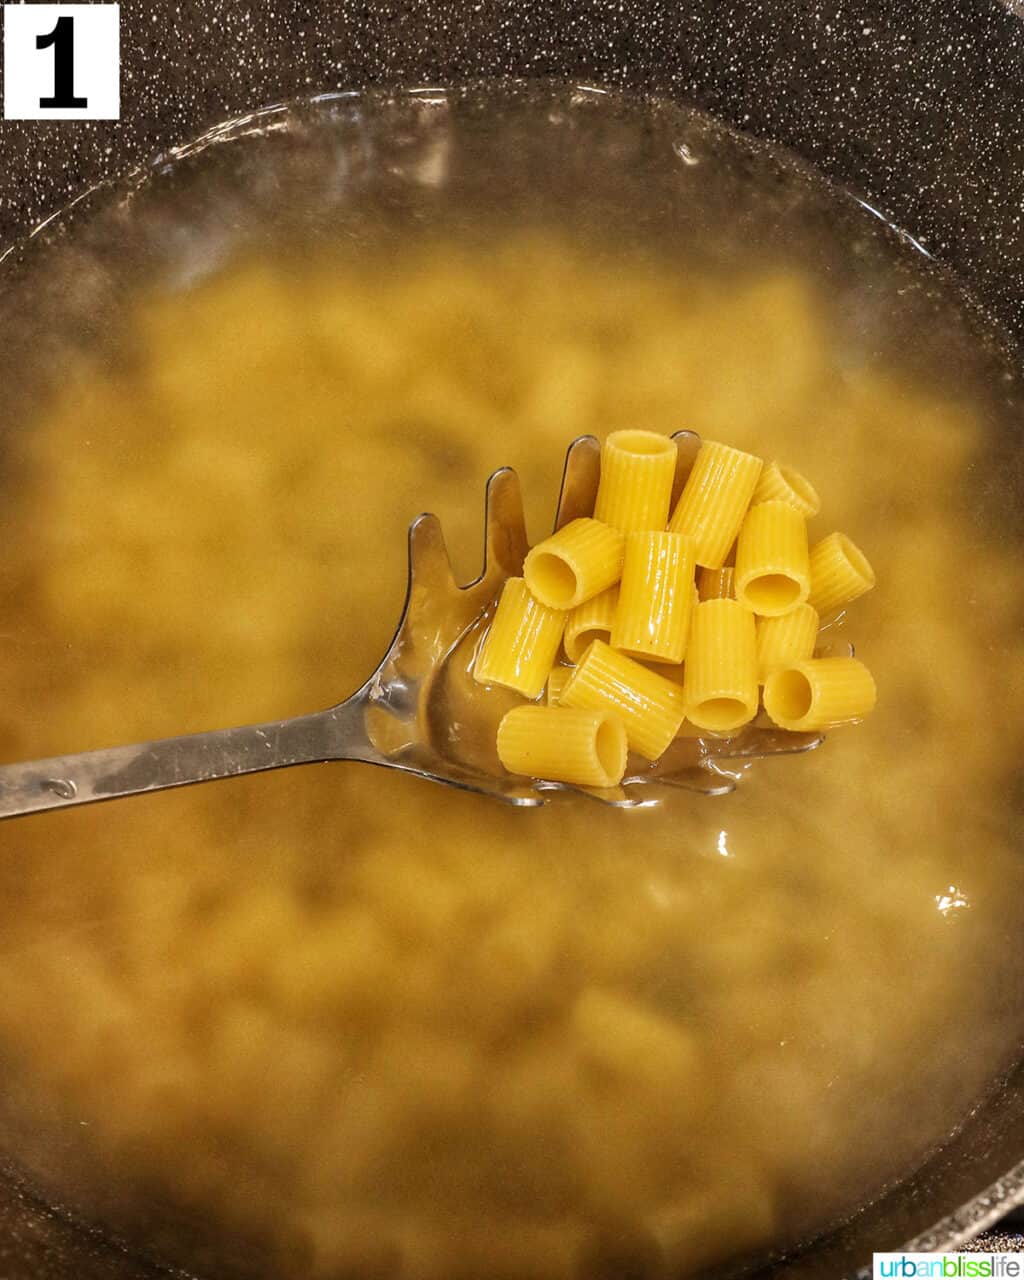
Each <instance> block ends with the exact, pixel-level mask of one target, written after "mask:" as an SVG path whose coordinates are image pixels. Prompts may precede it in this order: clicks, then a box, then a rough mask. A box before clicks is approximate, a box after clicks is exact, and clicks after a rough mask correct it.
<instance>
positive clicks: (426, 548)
mask: <svg viewBox="0 0 1024 1280" xmlns="http://www.w3.org/2000/svg"><path fill="white" fill-rule="evenodd" d="M674 438H675V440H676V442H677V444H678V445H679V453H680V465H679V474H678V477H677V486H676V487H677V491H678V489H679V488H680V487H681V485H682V483H683V480H684V479H685V476H686V474H687V472H688V470H689V466H690V465H691V463H692V461H693V457H694V456H695V454H696V450H697V448H698V446H699V444H700V441H699V438H698V437H697V436H696V435H695V434H694V433H693V432H679V433H677V435H676V436H675V437H674ZM599 470H600V445H599V444H598V442H597V440H595V439H594V437H593V436H581V437H580V438H579V439H578V440H576V441H574V442H573V444H572V445H571V446H570V448H569V451H568V453H567V454H566V460H565V470H564V473H563V477H562V490H561V494H560V496H559V501H558V514H557V517H556V521H555V527H556V528H559V527H561V525H563V524H565V523H567V522H568V521H570V520H574V519H576V518H577V517H578V516H581V515H589V514H590V512H591V511H593V509H594V499H595V497H596V494H597V483H598V477H599ZM485 526H486V546H485V552H484V568H483V573H482V574H481V575H480V577H479V578H477V580H476V581H475V582H472V583H470V584H469V586H466V587H459V586H458V585H457V583H456V582H455V579H454V577H453V574H452V568H451V563H450V561H449V558H448V552H447V550H446V548H445V543H444V535H443V534H442V532H441V526H440V523H439V521H438V519H437V517H436V516H433V515H421V516H419V517H418V518H417V519H416V520H414V521H413V523H412V525H411V526H410V529H409V585H408V590H407V593H406V599H405V607H404V609H403V611H402V618H401V621H400V622H399V624H398V630H397V631H396V632H395V636H394V639H393V640H392V641H391V644H390V645H389V646H388V651H387V653H386V654H385V655H384V658H383V660H382V661H381V664H380V666H379V667H378V668H377V670H376V671H375V672H374V673H373V675H372V676H371V677H370V678H369V680H367V681H366V683H365V684H364V685H363V686H362V688H361V689H359V690H357V691H356V692H355V693H354V694H352V696H351V697H350V698H347V699H346V700H345V701H344V702H341V703H339V704H338V705H337V706H334V707H330V708H329V709H328V710H326V711H318V712H314V713H313V714H312V715H305V716H296V717H294V718H292V719H289V720H276V721H272V722H270V723H268V724H255V725H243V726H242V727H240V728H237V729H216V730H213V731H211V732H209V733H194V734H189V735H187V736H185V737H180V738H163V739H160V740H159V741H157V742H144V743H140V744H137V745H135V746H126V747H107V748H104V749H102V750H99V751H86V752H82V753H80V754H77V755H70V756H54V757H52V758H51V759H48V760H35V761H31V762H28V763H24V764H11V765H5V766H2V767H0V818H13V817H19V816H22V815H25V814H29V813H40V812H44V811H46V810H50V809H65V808H68V807H70V806H72V805H79V804H90V803H93V802H94V801H97V800H113V799H116V798H117V797H119V796H129V795H139V794H142V793H144V792H148V791H164V790H166V789H167V788H169V787H183V786H188V785H190V784H191V783H196V782H213V781H215V780H216V779H218V778H235V777H239V776H240V775H242V774H246V773H260V772H263V771H264V770H267V769H283V768H286V767H287V766H289V765H297V764H322V763H325V762H327V761H336V760H361V761H363V762H364V763H366V764H376V765H383V766H384V767H386V768H390V769H401V770H402V771H403V772H405V773H412V774H416V775H417V776H419V777H421V778H428V779H429V780H430V781H432V782H442V783H445V784H446V785H447V786H451V787H458V788H460V789H461V790H464V791H476V792H479V793H481V794H482V795H488V796H492V797H494V799H496V800H501V801H504V802H505V803H506V804H514V805H523V806H536V805H540V804H543V803H544V802H545V800H546V799H547V798H548V797H549V796H550V795H551V794H552V793H553V792H556V791H574V792H578V793H580V794H583V795H587V796H590V797H592V798H593V799H595V800H598V801H600V802H601V803H603V804H609V805H613V806H615V807H617V808H632V807H635V806H637V805H647V804H656V803H657V802H658V799H659V794H658V787H661V786H671V787H682V788H684V789H686V790H689V791H696V792H700V793H702V794H704V795H721V794H724V793H726V792H729V791H732V790H734V789H735V787H736V785H737V783H738V782H739V780H740V778H741V777H742V776H743V772H744V771H745V770H746V769H747V768H749V767H750V764H751V763H752V761H754V760H756V759H758V758H760V757H763V756H769V755H787V754H793V753H796V752H803V751H810V750H813V748H815V747H817V746H819V745H820V744H821V742H822V741H823V738H822V735H820V734H810V733H806V734H798V733H784V732H782V731H780V730H778V729H774V728H770V727H757V726H750V727H748V728H746V729H744V730H743V731H742V732H740V733H739V734H736V735H734V736H732V737H728V738H703V737H699V738H681V739H678V740H677V741H676V742H675V743H674V744H673V746H672V747H671V748H670V749H669V750H668V751H667V752H666V753H665V755H664V756H662V758H661V759H660V760H659V761H657V762H656V763H655V764H653V765H646V766H645V767H644V768H642V769H638V770H634V771H632V772H630V773H629V774H628V776H627V777H626V779H624V781H623V784H622V785H621V786H619V787H614V788H607V789H602V790H597V789H591V788H587V787H576V786H570V785H568V784H566V783H557V782H544V781H537V780H530V779H526V778H520V777H516V776H514V775H512V774H509V773H506V772H505V770H504V769H503V768H502V766H501V763H500V762H499V760H498V757H497V752H496V749H495V746H494V742H495V735H496V730H497V724H498V721H499V720H500V718H501V716H502V715H503V714H504V712H505V711H506V710H507V709H508V707H509V706H510V705H513V704H514V701H516V700H517V699H515V695H512V694H505V693H504V692H503V691H495V692H494V693H492V695H491V696H489V697H487V698H481V697H480V696H479V686H477V685H475V684H474V682H473V680H472V674H471V670H472V664H473V658H474V657H475V654H476V649H477V646H478V644H479V642H480V640H481V639H482V637H483V634H484V632H485V631H486V628H487V624H488V622H489V620H490V614H491V612H492V611H493V606H494V604H495V602H496V600H497V598H498V595H499V594H500V591H501V587H502V584H503V583H504V581H505V579H506V578H508V577H510V576H514V575H517V574H519V573H521V572H522V567H523V558H524V557H525V555H526V552H527V550H528V542H527V537H526V526H525V522H524V519H523V506H522V499H521V495H520V491H519V480H518V477H517V476H516V474H515V472H514V471H512V470H510V469H509V468H507V467H505V468H502V469H501V470H500V471H496V472H495V473H494V474H493V475H492V476H491V478H490V480H489V481H488V482H487V499H486V515H485Z"/></svg>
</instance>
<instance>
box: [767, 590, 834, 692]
mask: <svg viewBox="0 0 1024 1280" xmlns="http://www.w3.org/2000/svg"><path fill="white" fill-rule="evenodd" d="M818 621H819V620H818V611H817V610H816V609H815V608H813V607H812V606H811V605H809V604H801V605H797V607H796V608H795V609H793V610H791V612H789V613H786V614H783V616H782V617H780V618H758V620H757V678H758V680H759V681H760V682H761V684H764V682H765V680H766V679H767V678H768V676H770V675H771V673H772V672H773V671H775V670H776V669H777V668H778V667H787V666H790V665H791V664H792V663H794V662H804V661H805V660H806V659H807V658H810V657H812V656H813V654H814V644H815V641H816V640H817V638H818Z"/></svg>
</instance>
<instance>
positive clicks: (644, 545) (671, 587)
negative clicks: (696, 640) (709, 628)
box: [611, 532, 695, 663]
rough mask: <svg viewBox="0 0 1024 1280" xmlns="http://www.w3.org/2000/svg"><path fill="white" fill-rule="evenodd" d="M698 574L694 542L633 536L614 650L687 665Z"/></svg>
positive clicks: (679, 537) (675, 535)
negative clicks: (695, 584) (687, 649)
mask: <svg viewBox="0 0 1024 1280" xmlns="http://www.w3.org/2000/svg"><path fill="white" fill-rule="evenodd" d="M694 568H695V562H694V546H693V539H692V538H687V537H685V536H684V535H683V534H681V533H666V532H650V533H630V534H628V535H627V537H626V554H625V556H624V558H623V561H622V581H621V582H620V584H619V601H618V606H617V608H616V610H615V624H614V626H613V627H612V639H611V643H612V646H613V647H614V648H616V649H621V650H622V651H623V652H624V653H629V654H632V655H633V656H634V657H636V658H647V659H648V660H650V661H655V662H671V663H679V662H682V660H683V658H684V657H685V655H686V641H687V638H688V636H689V634H690V615H691V613H692V612H693V573H694Z"/></svg>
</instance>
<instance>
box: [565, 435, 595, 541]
mask: <svg viewBox="0 0 1024 1280" xmlns="http://www.w3.org/2000/svg"><path fill="white" fill-rule="evenodd" d="M600 478H601V446H600V444H599V443H598V441H597V439H596V437H595V436H579V437H578V438H577V439H575V440H574V441H573V442H572V444H571V445H570V446H569V448H568V450H567V452H566V455H565V467H564V469H563V471H562V491H561V493H560V494H559V495H558V514H557V515H556V516H555V528H556V529H561V528H562V526H563V525H566V524H568V523H569V521H570V520H578V519H579V518H580V517H581V516H589V515H593V513H594V503H595V502H596V501H597V485H598V481H599V480H600Z"/></svg>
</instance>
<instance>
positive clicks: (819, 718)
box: [764, 658, 876, 732]
mask: <svg viewBox="0 0 1024 1280" xmlns="http://www.w3.org/2000/svg"><path fill="white" fill-rule="evenodd" d="M875 698H876V691H875V681H874V678H873V677H872V675H871V672H870V671H869V670H868V669H867V667H866V666H865V665H864V663H863V662H860V661H858V659H857V658H809V659H808V660H807V661H805V662H796V663H793V664H792V665H790V666H786V667H780V668H779V669H778V670H777V671H773V672H772V674H771V675H770V676H769V677H768V679H767V680H766V681H765V686H764V709H765V711H767V713H768V716H769V718H770V719H771V721H772V722H773V723H774V724H777V725H778V726H779V728H780V729H791V730H793V731H795V732H806V731H808V730H815V729H834V728H835V727H836V726H837V725H841V724H853V723H855V722H856V721H858V720H862V719H863V718H864V716H866V715H867V714H868V712H869V711H871V710H872V709H873V707H874V705H875Z"/></svg>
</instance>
